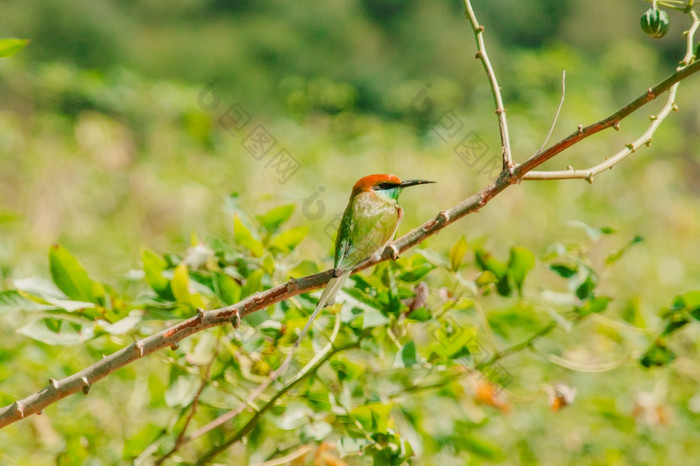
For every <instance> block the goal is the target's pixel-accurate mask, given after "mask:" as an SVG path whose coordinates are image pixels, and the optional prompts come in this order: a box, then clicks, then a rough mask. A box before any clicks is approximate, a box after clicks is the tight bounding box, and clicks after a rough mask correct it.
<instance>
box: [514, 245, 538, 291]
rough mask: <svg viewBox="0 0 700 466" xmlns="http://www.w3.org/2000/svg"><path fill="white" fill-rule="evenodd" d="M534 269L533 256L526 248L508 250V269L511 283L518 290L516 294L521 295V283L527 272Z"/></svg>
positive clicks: (523, 281)
mask: <svg viewBox="0 0 700 466" xmlns="http://www.w3.org/2000/svg"><path fill="white" fill-rule="evenodd" d="M534 267H535V255H534V254H533V253H532V252H531V251H530V250H529V249H526V248H523V247H517V246H514V247H512V248H510V259H509V261H508V269H509V270H510V275H511V277H513V282H514V283H515V287H516V288H517V290H518V294H519V295H522V294H523V283H525V277H527V274H528V272H530V270H532V269H533V268H534Z"/></svg>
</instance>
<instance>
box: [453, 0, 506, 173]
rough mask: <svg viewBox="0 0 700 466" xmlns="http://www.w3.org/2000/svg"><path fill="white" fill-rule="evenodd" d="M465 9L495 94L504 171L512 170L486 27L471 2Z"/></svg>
mask: <svg viewBox="0 0 700 466" xmlns="http://www.w3.org/2000/svg"><path fill="white" fill-rule="evenodd" d="M464 7H465V9H466V10H467V11H466V13H467V14H466V16H467V19H468V20H469V22H470V23H471V25H472V29H474V36H475V37H476V44H477V49H478V50H477V52H476V58H478V59H479V60H481V63H482V64H483V65H484V71H486V76H487V77H488V80H489V84H491V92H492V93H493V99H494V101H495V103H496V115H497V116H498V127H499V129H500V132H501V151H502V155H503V169H504V170H512V168H513V167H514V166H515V163H514V162H513V155H512V153H511V150H510V136H509V134H508V120H507V119H506V109H505V107H504V106H503V98H502V97H501V87H500V86H499V85H498V80H497V79H496V73H495V72H494V71H493V67H492V66H491V61H490V60H489V56H488V54H487V53H486V46H485V45H484V37H483V36H484V26H482V25H480V24H479V21H478V20H477V19H476V15H475V14H474V9H472V4H471V2H470V1H469V0H464Z"/></svg>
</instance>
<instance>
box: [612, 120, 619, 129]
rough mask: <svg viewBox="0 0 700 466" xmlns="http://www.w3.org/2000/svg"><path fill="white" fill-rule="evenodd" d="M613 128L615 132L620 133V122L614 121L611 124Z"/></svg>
mask: <svg viewBox="0 0 700 466" xmlns="http://www.w3.org/2000/svg"><path fill="white" fill-rule="evenodd" d="M613 128H615V131H620V122H619V121H616V122H615V123H614V124H613Z"/></svg>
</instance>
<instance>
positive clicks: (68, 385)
mask: <svg viewBox="0 0 700 466" xmlns="http://www.w3.org/2000/svg"><path fill="white" fill-rule="evenodd" d="M465 4H466V5H467V7H468V12H469V11H471V15H470V17H471V16H473V11H472V10H471V6H470V4H469V1H468V0H465ZM691 14H692V16H693V20H694V22H693V28H692V29H691V30H690V31H689V33H688V42H689V43H690V44H692V40H693V39H692V36H693V33H694V32H695V31H696V30H697V28H698V17H697V15H696V14H695V13H694V12H691ZM473 25H476V26H475V34H476V36H477V42H478V43H479V42H481V43H483V39H482V38H481V33H482V32H483V30H482V29H480V30H478V31H477V30H476V29H478V28H480V26H478V23H477V22H476V21H474V23H473ZM688 61H689V60H686V61H685V63H688ZM699 70H700V60H695V61H694V62H693V63H691V64H689V65H688V64H685V65H681V67H680V68H679V69H678V70H677V71H676V72H675V73H673V74H671V75H670V76H669V77H667V78H666V79H665V80H664V81H662V82H661V83H659V84H657V85H656V86H654V87H653V88H650V89H649V90H647V91H646V92H644V93H643V94H642V95H640V96H639V97H637V98H636V99H634V100H633V101H632V102H630V103H628V104H627V105H625V106H624V107H622V108H621V109H620V110H618V111H617V112H615V113H613V114H611V115H610V116H608V117H607V118H604V119H602V120H600V121H598V122H596V123H593V124H591V125H589V126H587V127H583V126H581V127H579V129H578V130H577V131H576V132H574V133H572V134H571V135H569V136H567V137H565V138H564V139H562V140H561V141H559V142H557V143H556V144H554V145H552V146H550V147H549V148H547V149H544V150H542V151H538V152H537V153H536V154H534V155H533V156H532V157H530V158H529V159H528V160H526V161H525V162H523V163H522V164H517V165H514V166H513V167H512V168H510V169H504V170H503V171H502V172H501V173H500V175H499V176H498V177H497V178H496V179H495V180H493V181H492V182H491V183H489V184H488V185H487V186H485V187H484V188H482V189H481V190H479V191H478V192H477V193H475V194H473V195H472V196H470V197H468V198H467V199H465V200H463V201H462V202H460V203H458V204H456V205H454V206H452V207H450V208H448V209H445V210H442V211H440V212H439V213H438V214H437V215H436V216H435V218H433V219H432V220H429V221H428V222H426V223H424V224H423V225H421V226H419V227H418V228H415V229H414V230H412V231H410V232H409V233H407V234H405V235H404V236H402V237H401V238H398V239H397V240H395V241H394V242H393V243H392V244H391V245H389V246H388V247H387V248H386V249H385V250H384V252H383V253H382V255H381V256H380V257H379V258H377V259H374V260H371V261H369V262H367V263H365V264H364V265H362V266H361V267H359V268H358V269H356V270H355V271H354V272H353V273H357V272H359V271H360V270H363V269H365V268H368V267H371V266H373V265H375V264H377V263H379V262H383V261H386V260H388V259H389V258H391V257H392V254H393V249H395V250H397V251H399V252H403V251H406V250H408V249H410V248H412V247H414V246H416V245H417V244H419V243H421V242H423V241H424V240H426V239H427V238H428V237H430V236H432V235H434V234H436V233H438V232H439V231H441V230H442V229H443V228H445V227H447V226H448V225H450V224H452V223H454V222H456V221H457V220H459V219H461V218H463V217H465V216H466V215H468V214H471V213H474V212H477V211H478V210H479V209H481V208H482V207H484V206H485V205H486V204H487V203H488V202H489V201H490V200H491V199H493V198H494V197H495V196H497V195H498V194H499V193H501V191H503V190H504V189H506V188H507V187H509V186H511V185H512V184H516V183H519V182H520V181H521V180H522V179H525V178H527V175H528V173H530V172H531V171H532V170H533V169H534V168H536V167H538V166H539V165H541V164H542V163H544V162H546V161H547V160H549V159H551V158H552V157H554V156H555V155H557V154H559V153H560V152H562V151H564V150H565V149H567V148H569V147H571V146H572V145H574V144H576V143H578V142H580V141H581V140H583V139H585V138H587V137H589V136H591V135H593V134H595V133H598V132H599V131H602V130H604V129H606V128H610V127H616V126H618V125H619V123H620V121H621V120H622V119H624V118H626V117H627V116H629V115H630V114H631V113H633V112H634V111H636V110H638V109H639V108H641V107H642V106H644V105H645V104H647V103H649V102H650V101H652V100H654V99H655V98H656V97H658V96H659V95H661V94H663V93H664V92H666V91H668V90H669V89H671V88H674V86H675V85H676V84H677V83H679V82H680V81H682V80H684V79H686V78H688V77H689V76H691V75H692V74H694V73H696V72H697V71H699ZM495 89H496V92H498V91H497V89H498V87H497V86H496V87H495ZM497 100H498V99H497ZM498 108H502V106H499V107H498ZM501 115H502V112H501ZM500 120H501V119H500V115H499V121H500ZM503 121H505V117H504V118H503ZM657 126H658V125H657ZM503 129H504V128H503V126H502V127H501V131H502V134H503V133H504V132H503ZM506 140H507V139H506ZM504 154H505V149H504ZM506 168H508V167H506ZM535 173H537V172H535ZM332 277H333V271H332V270H327V271H325V272H322V273H317V274H314V275H309V276H306V277H303V278H299V279H291V280H289V281H287V282H286V283H283V284H281V285H278V286H276V287H274V288H270V289H268V290H265V291H263V292H260V293H256V294H255V295H253V296H249V297H247V298H245V299H244V300H242V301H241V302H239V303H237V304H234V305H232V306H227V307H223V308H220V309H214V310H210V311H204V310H201V309H198V312H197V315H195V316H194V317H191V318H189V319H187V320H184V321H182V322H180V323H178V324H176V325H174V326H172V327H169V328H167V329H164V330H162V331H160V332H158V333H156V334H154V335H151V336H149V337H145V338H143V339H141V340H138V341H136V342H134V343H133V344H131V345H129V346H127V347H125V348H123V349H121V350H119V351H117V352H115V353H112V354H111V355H108V356H105V357H104V358H103V359H102V360H100V361H98V362H96V363H94V364H92V365H91V366H89V367H87V368H85V369H83V370H82V371H80V372H77V373H75V374H73V375H70V376H68V377H65V378H63V379H60V380H56V379H49V383H48V385H47V386H46V387H45V388H43V389H42V390H39V391H38V392H36V393H34V394H32V395H29V396H28V397H26V398H24V399H21V400H17V401H15V402H14V403H12V404H10V405H8V406H5V407H3V408H1V409H0V428H2V427H4V426H7V425H9V424H12V423H14V422H17V421H19V420H21V419H23V418H25V417H27V416H29V415H32V414H38V413H41V412H43V409H44V408H46V407H47V406H49V405H51V404H53V403H55V402H57V401H59V400H61V399H62V398H65V397H66V396H69V395H72V394H74V393H78V392H80V391H82V392H83V393H85V394H87V393H88V392H89V390H90V387H91V386H92V384H94V383H95V382H98V381H99V380H101V379H103V378H104V377H106V376H107V375H109V374H111V373H112V372H114V371H116V370H117V369H119V368H121V367H124V366H126V365H128V364H130V363H132V362H134V361H136V360H138V359H140V358H142V357H144V356H146V355H149V354H151V353H153V352H155V351H158V350H160V349H163V348H166V347H173V348H174V347H176V346H177V344H178V342H179V341H181V340H183V339H185V338H187V337H189V336H191V335H193V334H195V333H197V332H201V331H202V330H205V329H208V328H211V327H215V326H218V325H224V324H227V323H229V322H231V323H232V324H233V325H234V327H236V328H237V327H238V325H240V319H241V318H242V317H244V316H246V315H248V314H251V313H253V312H255V311H258V310H260V309H264V308H266V307H268V306H271V305H273V304H275V303H277V302H280V301H284V300H286V299H289V298H291V297H293V296H296V295H299V294H301V293H306V292H309V291H313V290H315V289H318V288H321V287H323V286H324V285H326V284H327V283H328V281H329V280H330V279H331V278H332ZM296 382H298V379H294V380H292V381H291V382H289V383H292V384H293V383H296ZM280 396H281V395H280ZM277 398H278V397H276V398H274V399H275V400H276V399H277Z"/></svg>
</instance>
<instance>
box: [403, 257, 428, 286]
mask: <svg viewBox="0 0 700 466" xmlns="http://www.w3.org/2000/svg"><path fill="white" fill-rule="evenodd" d="M434 268H435V266H434V265H433V264H431V263H430V262H423V263H420V264H415V265H412V266H409V267H406V268H404V269H403V270H401V273H400V274H399V280H401V281H404V282H407V283H412V282H417V281H418V280H420V279H422V278H423V277H425V276H426V275H427V274H428V272H430V271H431V270H433V269H434Z"/></svg>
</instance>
